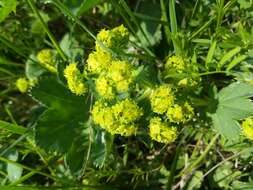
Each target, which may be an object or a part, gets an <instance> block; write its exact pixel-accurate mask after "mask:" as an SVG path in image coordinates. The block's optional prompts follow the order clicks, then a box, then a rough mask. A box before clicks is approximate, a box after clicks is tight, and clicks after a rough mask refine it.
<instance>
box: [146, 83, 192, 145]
mask: <svg viewBox="0 0 253 190" xmlns="http://www.w3.org/2000/svg"><path fill="white" fill-rule="evenodd" d="M175 95H176V93H175V90H173V89H172V87H171V86H170V85H167V84H163V85H161V86H159V87H157V88H156V89H154V90H153V91H152V93H151V95H150V102H151V109H152V111H153V112H155V113H157V114H159V115H161V118H165V119H166V121H167V122H168V123H165V122H162V119H161V118H160V117H155V118H153V119H151V120H150V126H149V127H150V136H151V138H152V139H153V140H156V141H158V142H163V143H169V142H173V141H174V140H175V139H176V137H177V135H176V134H177V128H176V127H175V126H174V127H168V125H169V123H171V124H172V123H174V124H179V123H186V122H187V121H189V120H190V119H192V117H193V115H194V110H193V108H192V106H191V105H190V104H189V103H188V102H187V101H186V102H184V103H183V104H180V103H178V101H177V99H176V96H175Z"/></svg>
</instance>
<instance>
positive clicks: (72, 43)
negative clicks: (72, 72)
mask: <svg viewBox="0 0 253 190" xmlns="http://www.w3.org/2000/svg"><path fill="white" fill-rule="evenodd" d="M60 46H61V48H62V50H63V51H64V52H65V53H66V55H67V56H68V57H69V58H70V59H71V61H78V59H80V61H81V58H82V57H83V49H82V48H80V45H79V44H78V42H77V41H76V40H75V39H74V37H73V36H70V35H69V34H66V35H65V36H64V37H63V38H62V40H61V43H60Z"/></svg>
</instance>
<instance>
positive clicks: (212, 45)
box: [206, 41, 217, 68]
mask: <svg viewBox="0 0 253 190" xmlns="http://www.w3.org/2000/svg"><path fill="white" fill-rule="evenodd" d="M216 44H217V42H216V41H213V42H212V44H211V47H210V49H209V51H208V53H207V57H206V68H208V65H209V64H210V63H211V61H212V60H213V55H214V52H215V49H216Z"/></svg>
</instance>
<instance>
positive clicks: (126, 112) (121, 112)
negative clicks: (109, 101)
mask: <svg viewBox="0 0 253 190" xmlns="http://www.w3.org/2000/svg"><path fill="white" fill-rule="evenodd" d="M112 109H113V113H114V115H115V118H116V119H117V120H118V121H119V122H120V123H121V124H129V123H132V122H134V121H136V120H137V119H139V118H140V117H141V116H142V115H143V112H142V109H141V108H139V107H138V105H137V104H136V102H135V101H133V100H130V99H125V100H123V101H121V102H119V103H117V104H115V105H114V106H113V108H112Z"/></svg>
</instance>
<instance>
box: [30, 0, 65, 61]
mask: <svg viewBox="0 0 253 190" xmlns="http://www.w3.org/2000/svg"><path fill="white" fill-rule="evenodd" d="M26 1H27V3H28V4H29V6H30V7H31V9H32V11H33V12H34V14H35V15H36V16H37V17H38V19H39V20H40V22H41V24H42V27H43V29H44V30H45V32H46V33H47V35H48V37H49V39H50V40H51V41H52V43H53V45H54V47H55V48H56V50H57V52H58V53H59V55H60V56H61V58H62V59H63V60H64V61H67V60H68V57H67V55H66V54H65V53H64V52H63V50H62V49H61V47H60V45H59V44H58V42H57V41H56V39H55V37H54V36H53V34H52V33H51V31H50V30H49V28H48V26H47V24H46V23H45V21H44V20H43V18H42V16H41V15H40V13H39V11H38V9H37V8H36V6H35V4H34V2H33V0H26Z"/></svg>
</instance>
